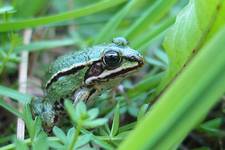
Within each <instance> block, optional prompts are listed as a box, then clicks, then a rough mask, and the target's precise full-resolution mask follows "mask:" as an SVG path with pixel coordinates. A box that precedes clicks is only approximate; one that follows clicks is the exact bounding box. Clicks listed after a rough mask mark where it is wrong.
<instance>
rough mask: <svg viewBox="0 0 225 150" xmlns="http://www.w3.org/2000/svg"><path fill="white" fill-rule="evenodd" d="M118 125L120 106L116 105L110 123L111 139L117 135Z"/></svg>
mask: <svg viewBox="0 0 225 150" xmlns="http://www.w3.org/2000/svg"><path fill="white" fill-rule="evenodd" d="M119 125H120V105H119V103H118V104H117V105H116V108H115V110H114V117H113V123H112V128H111V132H110V136H111V137H113V136H115V135H116V134H117V133H118V130H119Z"/></svg>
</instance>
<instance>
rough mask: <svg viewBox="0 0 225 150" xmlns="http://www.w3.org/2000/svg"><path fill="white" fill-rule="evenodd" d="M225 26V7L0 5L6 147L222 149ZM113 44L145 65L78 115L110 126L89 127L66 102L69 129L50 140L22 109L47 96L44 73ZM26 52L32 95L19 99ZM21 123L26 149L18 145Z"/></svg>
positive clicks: (179, 2) (196, 3)
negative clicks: (73, 55) (122, 43)
mask: <svg viewBox="0 0 225 150" xmlns="http://www.w3.org/2000/svg"><path fill="white" fill-rule="evenodd" d="M224 18H225V2H224V0H114V1H112V0H64V1H60V0H49V1H44V0H33V1H30V0H0V84H1V85H0V106H2V107H0V112H1V116H0V146H2V148H0V149H15V147H17V149H27V148H28V146H29V147H30V148H32V149H40V146H42V147H41V148H42V149H49V147H51V148H52V149H69V148H71V147H72V149H74V148H76V149H101V148H102V149H160V150H161V149H181V150H187V149H201V150H205V149H220V150H222V149H225V142H224V141H225V131H224V129H225V98H224V92H225V69H224V68H225V51H224V47H225V19H224ZM27 31H32V33H31V38H30V39H29V40H28V41H29V42H28V43H27V44H26V43H24V38H25V37H26V34H27V33H26V32H27ZM117 36H123V37H125V38H127V39H128V40H129V44H130V46H131V47H133V48H135V49H137V50H139V51H140V52H141V53H142V54H143V55H144V59H145V65H144V67H143V68H142V69H140V70H139V72H138V73H136V74H135V75H133V76H132V77H130V78H128V79H126V80H124V81H123V82H122V83H121V85H120V86H119V87H118V89H119V90H117V92H116V95H115V97H112V96H111V95H110V93H109V92H104V93H103V94H102V95H101V96H100V97H97V98H96V99H95V101H94V103H93V104H92V105H90V106H85V104H80V105H78V106H77V108H76V109H77V110H80V109H81V110H82V111H83V112H85V113H86V114H88V115H89V117H90V118H91V117H93V116H91V115H90V114H92V113H94V114H95V113H96V114H97V116H99V117H101V119H103V120H104V119H105V120H108V121H107V123H105V121H102V120H101V121H99V120H98V119H97V120H98V121H96V120H92V122H91V123H90V122H89V123H90V124H89V126H91V125H93V124H95V127H94V128H91V129H90V128H89V127H87V126H86V125H84V124H81V123H79V121H77V120H76V119H73V117H72V116H73V115H72V114H73V113H78V114H77V115H78V116H79V115H81V114H82V113H83V112H82V111H81V112H76V110H74V109H73V108H71V107H70V106H71V105H70V104H69V103H68V104H67V105H66V106H67V107H66V110H67V111H68V114H69V115H70V116H71V118H70V122H68V121H67V122H63V125H61V126H59V127H55V128H54V130H53V133H51V134H50V135H47V134H46V133H44V132H43V131H42V127H41V125H40V120H38V119H36V120H33V119H32V117H31V113H30V110H29V108H27V107H26V104H25V103H26V102H29V100H30V98H31V96H42V95H43V91H42V80H43V79H44V75H45V72H46V70H47V69H48V65H49V64H50V63H51V62H52V61H54V60H55V59H56V58H57V57H58V56H60V55H63V54H64V53H67V52H70V51H76V50H80V49H84V48H85V47H89V46H92V45H96V44H101V43H109V42H111V40H112V38H113V37H117ZM24 52H25V53H26V52H29V54H28V58H29V61H28V64H27V65H28V72H27V74H28V79H27V81H26V82H27V86H28V88H27V93H26V94H22V93H21V92H18V87H19V86H20V83H19V80H18V74H19V72H20V71H21V70H23V68H21V67H19V64H20V63H21V61H23V59H24V57H23V56H22V53H24ZM18 103H19V104H22V106H21V107H23V108H24V109H23V111H22V112H19V111H18V109H17V105H18ZM86 107H87V108H86ZM86 109H88V110H89V111H88V110H86ZM90 109H94V111H93V110H92V111H91V110H90ZM97 109H98V110H97ZM88 112H89V113H88ZM90 112H91V113H90ZM81 116H82V115H81ZM17 117H22V118H23V120H24V121H25V124H26V128H27V131H26V134H25V135H26V136H25V138H26V140H25V141H20V140H17V139H16V127H17V124H16V119H17ZM95 117H96V116H94V117H93V118H95ZM81 118H82V117H81ZM84 121H85V120H84ZM86 121H87V120H86ZM95 121H96V122H97V123H96V122H95ZM71 122H72V123H71ZM103 124H104V125H103ZM34 128H35V129H34ZM73 133H75V134H76V133H77V134H78V135H79V136H78V137H79V138H78V139H74V140H70V139H73V135H74V134H73ZM75 137H76V136H75ZM65 139H66V140H65ZM48 141H49V142H48ZM74 141H75V142H74Z"/></svg>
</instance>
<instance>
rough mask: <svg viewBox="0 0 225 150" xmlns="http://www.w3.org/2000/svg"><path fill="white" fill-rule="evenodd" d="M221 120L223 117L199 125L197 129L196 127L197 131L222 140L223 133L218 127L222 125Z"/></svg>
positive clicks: (224, 135)
mask: <svg viewBox="0 0 225 150" xmlns="http://www.w3.org/2000/svg"><path fill="white" fill-rule="evenodd" d="M223 120H224V118H223V117H221V118H216V119H212V120H209V121H207V122H204V123H203V124H201V125H200V126H199V127H197V130H198V131H201V132H204V133H207V134H208V135H209V136H216V137H219V138H223V137H225V131H223V130H222V129H220V127H221V126H222V124H223Z"/></svg>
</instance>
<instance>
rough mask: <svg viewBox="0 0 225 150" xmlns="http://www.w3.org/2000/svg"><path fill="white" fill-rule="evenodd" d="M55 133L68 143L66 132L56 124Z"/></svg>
mask: <svg viewBox="0 0 225 150" xmlns="http://www.w3.org/2000/svg"><path fill="white" fill-rule="evenodd" d="M53 133H54V134H55V136H57V137H58V138H59V139H60V140H61V141H62V142H63V143H67V140H66V134H65V133H64V132H63V130H62V129H60V128H58V127H57V126H54V128H53Z"/></svg>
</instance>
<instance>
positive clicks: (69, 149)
mask: <svg viewBox="0 0 225 150" xmlns="http://www.w3.org/2000/svg"><path fill="white" fill-rule="evenodd" d="M80 129H81V125H80V124H78V125H77V128H76V130H75V132H74V134H73V137H72V142H71V143H70V144H69V148H68V150H73V148H74V146H75V144H76V142H77V139H78V137H79V134H80Z"/></svg>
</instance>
